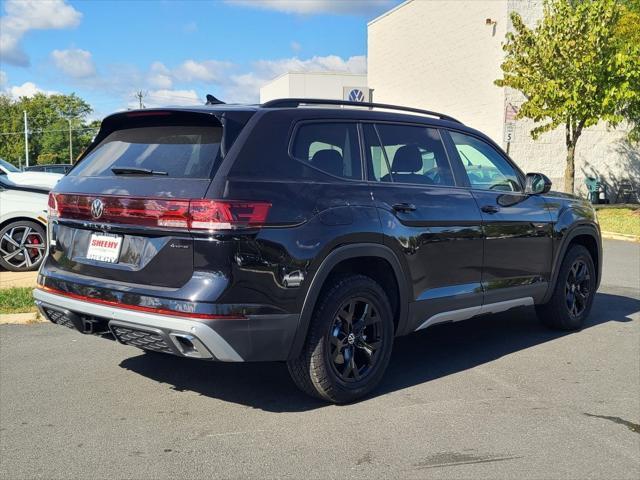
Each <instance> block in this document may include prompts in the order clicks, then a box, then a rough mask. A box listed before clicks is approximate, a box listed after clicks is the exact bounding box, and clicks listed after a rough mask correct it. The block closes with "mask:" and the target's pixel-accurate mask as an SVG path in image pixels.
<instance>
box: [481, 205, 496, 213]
mask: <svg viewBox="0 0 640 480" xmlns="http://www.w3.org/2000/svg"><path fill="white" fill-rule="evenodd" d="M480 210H482V211H483V212H484V213H491V214H493V213H498V212H499V211H500V209H499V208H498V207H496V206H495V205H485V206H484V207H481V208H480Z"/></svg>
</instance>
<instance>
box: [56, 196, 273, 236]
mask: <svg viewBox="0 0 640 480" xmlns="http://www.w3.org/2000/svg"><path fill="white" fill-rule="evenodd" d="M270 207H271V204H270V203H267V202H247V201H235V200H195V199H194V200H182V199H175V200H174V199H154V198H136V197H115V196H101V197H95V196H88V195H76V194H56V195H54V194H50V196H49V210H50V212H51V211H52V210H53V211H55V212H56V214H57V216H59V217H61V218H69V219H76V220H92V221H95V222H100V223H119V224H125V225H139V226H145V227H162V228H177V229H189V230H197V231H202V230H207V231H214V230H233V229H238V228H256V227H260V226H262V225H264V223H265V221H266V219H267V214H268V212H269V208H270Z"/></svg>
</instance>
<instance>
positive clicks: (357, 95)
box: [349, 88, 364, 102]
mask: <svg viewBox="0 0 640 480" xmlns="http://www.w3.org/2000/svg"><path fill="white" fill-rule="evenodd" d="M349 101H350V102H364V93H362V90H360V89H358V88H354V89H353V90H351V91H350V92H349Z"/></svg>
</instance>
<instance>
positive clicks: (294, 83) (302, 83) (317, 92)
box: [260, 72, 369, 103]
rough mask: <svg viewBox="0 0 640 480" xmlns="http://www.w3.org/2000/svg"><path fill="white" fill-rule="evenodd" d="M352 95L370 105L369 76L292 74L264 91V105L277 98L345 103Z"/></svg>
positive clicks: (275, 81) (262, 96)
mask: <svg viewBox="0 0 640 480" xmlns="http://www.w3.org/2000/svg"><path fill="white" fill-rule="evenodd" d="M354 90H355V92H354ZM358 92H359V93H361V94H362V97H360V95H359V94H358ZM350 94H351V95H352V98H353V97H354V96H355V97H358V98H362V99H361V100H360V101H369V89H368V88H367V76H366V75H359V74H354V73H343V72H315V73H314V72H289V73H285V74H282V75H280V76H279V77H277V78H275V79H274V80H272V81H271V82H269V83H268V84H266V85H265V86H263V87H262V88H261V89H260V103H264V102H267V101H269V100H274V99H276V98H323V99H332V100H344V99H348V98H349V95H350Z"/></svg>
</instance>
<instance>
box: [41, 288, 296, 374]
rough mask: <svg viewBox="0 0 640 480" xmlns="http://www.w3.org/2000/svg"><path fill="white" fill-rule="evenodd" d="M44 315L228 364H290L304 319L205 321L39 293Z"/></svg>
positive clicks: (122, 339) (141, 344)
mask: <svg viewBox="0 0 640 480" xmlns="http://www.w3.org/2000/svg"><path fill="white" fill-rule="evenodd" d="M33 296H34V298H35V299H36V305H37V306H38V308H39V309H40V311H41V313H42V314H43V315H44V316H45V318H47V319H48V320H50V321H51V322H53V323H56V324H59V325H65V326H67V327H71V328H74V329H76V330H78V331H80V332H82V333H92V334H104V333H109V332H110V333H111V334H112V335H113V336H114V337H115V338H116V339H117V340H118V341H120V342H121V343H124V344H127V345H132V346H136V347H138V348H142V349H145V350H153V351H158V352H162V353H170V354H173V355H178V356H184V357H192V358H201V359H209V360H219V361H225V362H242V361H278V360H285V359H286V358H287V355H288V353H289V350H290V348H291V343H292V340H293V337H294V334H295V330H296V328H297V326H298V320H299V315H294V314H284V315H248V316H247V317H246V318H242V319H240V318H238V319H224V320H222V319H220V320H219V319H209V320H200V319H192V318H184V317H180V316H177V315H175V316H174V315H166V314H155V313H152V312H143V311H136V310H132V309H128V308H126V306H125V305H123V306H122V307H119V306H117V307H116V306H110V305H103V304H99V303H92V302H91V301H90V299H88V300H80V299H77V298H72V297H70V296H66V295H61V294H57V293H52V292H48V291H45V290H42V289H36V290H34V292H33Z"/></svg>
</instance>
